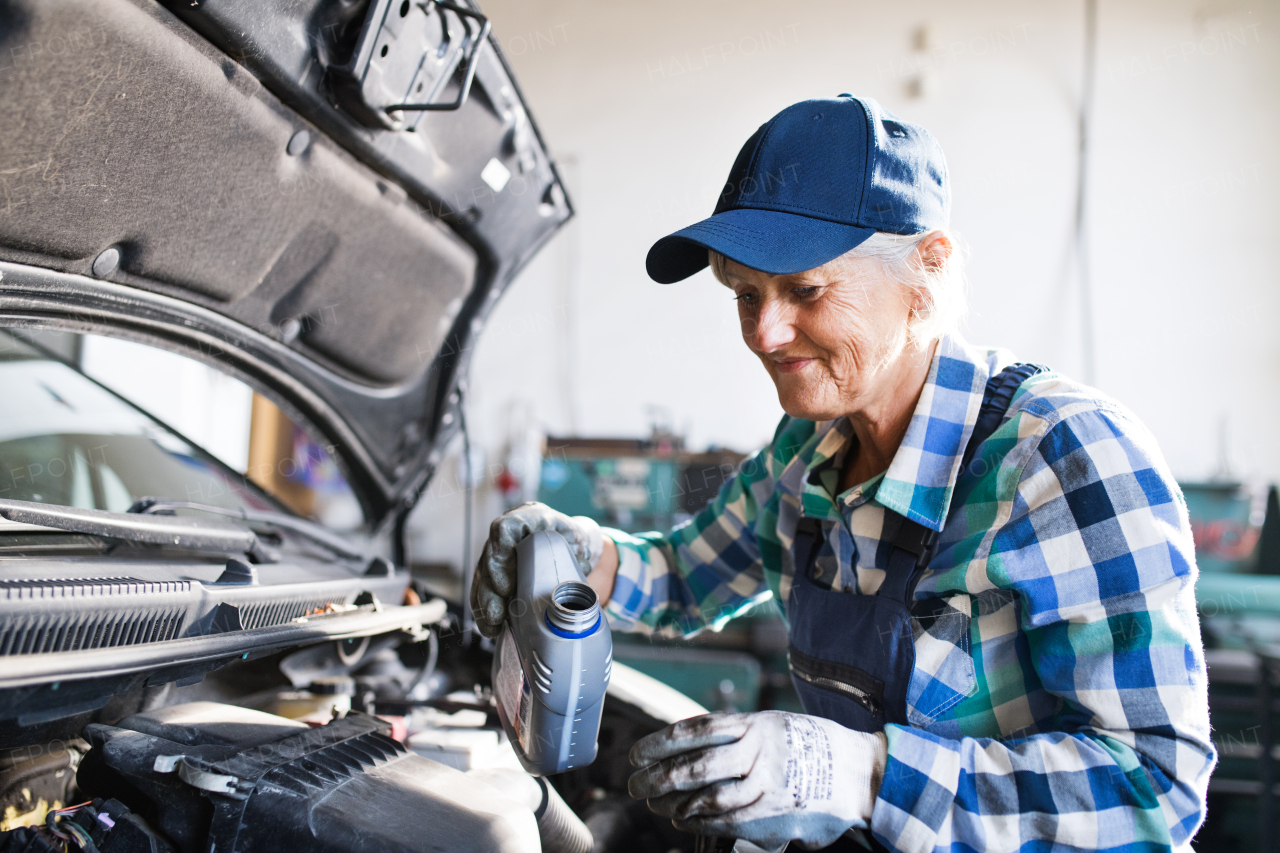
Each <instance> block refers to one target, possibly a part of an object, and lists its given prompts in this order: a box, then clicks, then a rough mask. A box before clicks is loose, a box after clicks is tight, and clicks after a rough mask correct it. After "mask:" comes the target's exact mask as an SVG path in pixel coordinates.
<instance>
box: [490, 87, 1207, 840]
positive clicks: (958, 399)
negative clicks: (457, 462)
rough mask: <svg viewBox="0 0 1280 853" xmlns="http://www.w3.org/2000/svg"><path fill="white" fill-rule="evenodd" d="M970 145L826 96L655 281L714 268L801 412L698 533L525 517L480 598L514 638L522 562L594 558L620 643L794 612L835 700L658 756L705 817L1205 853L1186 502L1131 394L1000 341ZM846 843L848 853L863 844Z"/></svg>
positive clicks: (765, 829)
mask: <svg viewBox="0 0 1280 853" xmlns="http://www.w3.org/2000/svg"><path fill="white" fill-rule="evenodd" d="M949 208H950V190H949V186H948V180H947V171H946V165H945V162H944V160H943V156H942V151H941V150H940V148H939V147H938V145H937V143H936V142H935V141H934V140H933V138H932V137H931V136H930V135H929V134H928V133H927V132H926V131H925V130H924V129H923V128H920V127H918V126H916V125H913V124H911V123H908V122H904V121H901V120H899V119H897V118H896V117H894V116H893V115H892V114H890V113H889V112H887V111H885V110H884V109H882V108H881V107H880V106H879V105H878V104H876V103H875V102H874V101H872V100H870V99H866V98H862V99H859V98H854V97H853V96H851V95H841V96H839V97H837V98H835V99H830V100H814V101H805V102H802V103H799V104H795V105H793V106H791V107H789V108H787V109H785V110H783V111H782V112H781V113H779V114H778V115H777V116H775V117H774V118H773V119H771V120H770V121H769V122H768V123H767V124H765V125H764V126H762V127H761V128H760V129H759V130H758V131H757V132H756V133H755V135H753V136H752V137H751V138H750V139H749V140H748V141H747V143H746V145H745V146H744V147H743V149H742V151H741V153H740V154H739V155H738V159H737V161H736V162H735V163H734V166H733V169H732V171H731V173H730V176H729V180H728V183H727V185H726V187H725V190H724V193H723V195H722V196H721V198H720V200H719V203H718V204H717V206H716V209H715V212H714V213H713V215H712V216H711V217H710V218H709V219H706V220H703V221H702V222H699V223H697V224H695V225H693V226H690V227H689V228H686V229H684V230H682V231H679V232H676V233H675V234H673V235H670V236H668V237H665V238H663V239H662V240H659V241H658V243H657V244H655V245H654V247H653V249H652V250H651V251H650V253H649V258H648V270H649V274H650V276H652V277H653V278H654V279H656V280H657V281H659V282H662V283H671V282H675V281H678V280H681V279H684V278H686V277H688V276H689V275H692V274H693V273H695V272H697V271H698V270H700V269H702V268H704V267H706V266H707V265H708V264H710V266H711V268H712V272H713V273H714V275H715V277H716V278H717V279H718V280H719V281H720V282H721V283H722V284H723V285H725V286H726V287H728V288H729V289H730V290H731V291H732V292H733V295H734V299H735V300H736V302H737V309H738V314H739V318H740V320H741V323H742V336H743V340H744V341H745V342H746V344H747V346H748V347H749V348H750V349H751V351H752V352H754V353H755V354H756V355H757V356H758V357H759V358H760V361H761V362H762V363H763V364H764V367H765V370H767V371H768V373H769V376H770V377H771V378H772V379H773V381H774V384H775V385H776V386H777V391H778V399H779V402H780V403H781V404H782V408H783V410H784V411H785V412H786V415H785V417H783V419H782V422H781V423H780V424H779V425H778V428H777V431H776V432H775V434H774V438H773V442H772V443H771V444H770V445H769V446H768V447H766V448H765V449H764V450H762V451H760V452H759V453H758V454H756V455H755V456H754V457H753V458H751V459H749V460H747V461H746V462H745V463H744V464H743V465H742V467H741V468H740V470H739V471H738V473H737V474H736V475H735V476H734V477H733V478H732V479H730V480H729V482H727V483H726V484H725V485H724V487H723V488H722V489H721V491H720V494H719V496H718V497H717V498H716V499H715V500H714V501H713V502H712V503H711V504H710V505H709V506H708V507H707V508H706V509H704V510H703V511H702V512H701V513H699V514H698V515H697V516H696V517H695V518H694V519H693V520H692V521H691V522H689V523H687V524H685V525H683V526H681V527H678V528H676V529H675V530H673V531H671V532H669V533H648V534H642V535H639V536H635V535H630V534H627V533H623V532H621V531H616V530H602V529H601V528H599V527H598V526H596V525H595V523H594V522H592V521H590V520H589V519H586V518H581V517H577V518H568V517H566V516H564V515H562V514H560V513H557V512H555V511H554V510H551V509H550V508H548V507H545V506H542V505H540V504H526V505H525V506H522V507H518V508H517V509H515V510H513V511H511V512H509V513H507V514H506V515H504V516H502V517H501V518H499V519H498V520H496V521H495V522H494V524H493V527H492V532H491V538H490V540H489V543H488V545H487V546H486V550H485V553H484V554H483V556H482V558H481V563H480V567H479V569H478V572H477V575H476V581H475V584H474V586H473V588H472V603H473V609H474V612H475V616H476V620H477V622H478V623H479V625H480V627H481V630H482V631H484V632H485V633H487V634H490V635H492V634H494V633H496V632H497V630H498V629H499V628H500V627H501V624H502V621H503V618H504V615H505V608H506V603H507V602H508V601H509V599H510V596H511V595H512V593H513V590H514V589H515V582H514V566H515V563H514V557H513V553H512V551H513V546H514V544H515V543H516V542H518V541H519V540H520V539H521V538H523V536H525V535H527V534H528V533H529V532H531V531H533V530H538V529H555V530H559V531H561V532H562V533H564V534H566V536H567V537H568V538H569V539H571V540H572V541H573V542H574V544H575V545H576V547H577V550H578V555H579V559H580V560H581V561H582V563H583V565H584V567H585V568H587V569H589V571H590V573H589V576H588V580H589V582H590V583H591V585H592V586H593V587H594V588H595V589H596V590H597V591H598V592H599V593H600V595H601V598H602V600H605V601H607V602H608V604H607V612H608V613H609V616H610V619H611V622H612V624H613V626H614V627H615V628H626V629H631V630H639V631H661V632H668V633H679V634H684V635H690V634H693V633H695V632H697V631H699V630H702V629H704V628H711V629H713V630H716V629H719V628H721V627H722V626H723V625H724V623H725V622H726V621H728V620H729V619H731V618H733V616H734V615H735V614H737V613H740V612H741V611H743V610H744V609H745V608H747V607H748V606H749V605H751V604H752V603H754V602H758V601H761V600H763V599H766V598H769V597H770V596H772V597H773V599H774V600H775V601H776V602H777V603H778V605H779V606H780V608H781V610H782V613H783V615H784V617H785V618H786V620H787V624H788V628H789V631H790V637H791V648H790V654H789V657H790V667H791V673H792V677H793V681H794V683H795V685H796V689H797V692H798V693H799V694H800V698H801V700H802V701H803V703H804V707H805V709H806V711H807V712H808V713H807V714H804V715H801V714H791V713H783V712H778V711H764V712H759V713H753V714H711V715H707V716H704V717H697V718H693V719H690V720H685V721H682V722H679V723H676V724H675V725H673V726H670V727H668V728H667V729H665V730H663V731H661V732H658V733H656V734H654V735H650V736H649V737H646V738H644V739H642V740H641V741H640V742H639V743H637V744H636V745H635V747H634V748H633V749H632V753H631V757H632V762H633V763H634V764H635V765H636V766H637V767H639V768H640V769H639V770H638V771H637V772H636V773H635V775H634V776H633V777H632V778H631V782H630V789H631V792H632V794H633V795H635V796H637V797H644V798H646V799H647V800H648V802H649V806H650V807H651V808H652V809H653V810H654V811H656V812H658V813H659V814H662V815H665V816H668V817H670V818H671V819H672V820H673V821H674V823H675V825H676V826H677V827H679V828H682V829H686V830H689V831H696V832H700V833H704V834H708V835H717V836H728V837H734V838H742V839H747V840H751V841H753V842H755V843H757V844H759V845H761V846H764V847H766V848H774V849H777V848H780V847H781V846H783V845H785V844H786V843H787V842H788V841H792V840H795V841H798V842H800V843H801V844H802V845H803V846H805V847H807V848H810V849H813V848H817V847H822V846H825V845H831V844H833V843H834V842H836V841H837V839H838V838H839V837H840V836H841V835H842V834H844V833H846V831H849V830H854V829H860V828H866V829H869V831H870V834H871V835H872V836H873V838H874V841H872V842H871V843H872V844H873V845H877V846H879V845H882V846H884V847H887V848H890V849H893V850H901V851H929V850H942V849H947V850H1023V849H1026V850H1048V849H1054V850H1059V849H1061V850H1111V849H1125V850H1130V849H1138V848H1141V849H1144V850H1147V849H1151V850H1158V849H1172V848H1178V847H1184V846H1186V845H1187V843H1188V842H1189V840H1190V838H1191V837H1192V836H1193V835H1194V833H1195V831H1196V829H1197V828H1198V827H1199V825H1200V822H1201V820H1202V817H1203V813H1204V797H1205V790H1206V787H1207V784H1208V776H1209V773H1210V771H1211V770H1212V767H1213V764H1214V760H1215V753H1214V750H1213V747H1212V745H1211V744H1210V741H1209V719H1208V706H1207V692H1206V679H1205V668H1204V661H1203V652H1202V647H1201V642H1200V634H1199V627H1198V623H1197V621H1196V610H1195V603H1194V598H1193V585H1194V581H1195V576H1196V569H1195V562H1194V552H1193V546H1192V540H1191V534H1190V529H1189V524H1188V519H1187V512H1186V509H1185V505H1184V502H1183V499H1182V496H1181V494H1180V492H1179V490H1178V487H1177V485H1176V484H1175V482H1174V480H1173V478H1172V477H1171V476H1170V474H1169V472H1168V469H1167V467H1166V465H1165V462H1164V460H1163V459H1162V457H1161V454H1160V451H1159V449H1158V448H1157V447H1156V444H1155V441H1154V440H1153V439H1152V437H1151V435H1150V434H1149V433H1148V432H1147V430H1146V429H1145V428H1144V427H1143V426H1142V425H1141V424H1140V423H1139V422H1138V421H1137V419H1136V418H1135V417H1134V416H1133V415H1132V414H1130V413H1129V412H1128V411H1127V410H1126V409H1124V408H1123V407H1121V406H1120V405H1119V404H1118V403H1116V402H1114V401H1112V400H1110V399H1108V398H1106V397H1104V396H1102V395H1101V394H1100V393H1099V392H1097V391H1095V390H1094V389H1092V388H1088V387H1085V386H1083V385H1080V384H1078V383H1076V382H1073V381H1071V380H1069V379H1067V378H1065V377H1063V376H1061V375H1059V374H1056V373H1054V372H1052V371H1049V370H1047V369H1045V368H1041V367H1037V366H1031V365H1015V364H1013V360H1012V358H1011V357H1010V356H1009V355H1008V354H1007V353H1005V352H1004V351H1001V350H985V349H976V348H974V347H971V346H969V345H967V344H966V343H964V342H963V341H962V340H961V339H960V338H959V336H958V335H957V334H956V333H955V331H954V327H955V325H956V322H957V320H958V316H959V314H960V312H961V310H962V308H963V295H962V288H961V282H960V277H959V272H958V257H957V251H956V248H955V243H954V241H953V239H952V238H951V237H950V236H949V235H948V233H947V231H946V227H947V224H948V214H949ZM841 843H846V842H841Z"/></svg>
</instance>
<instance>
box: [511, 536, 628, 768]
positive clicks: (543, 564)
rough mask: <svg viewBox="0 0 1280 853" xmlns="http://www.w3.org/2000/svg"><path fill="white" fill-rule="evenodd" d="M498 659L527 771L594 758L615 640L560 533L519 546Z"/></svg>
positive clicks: (533, 538) (515, 741)
mask: <svg viewBox="0 0 1280 853" xmlns="http://www.w3.org/2000/svg"><path fill="white" fill-rule="evenodd" d="M508 612H509V615H508V616H507V625H506V628H505V629H504V630H503V631H502V634H501V635H500V636H499V637H498V646H497V650H496V653H495V654H494V657H493V692H494V695H495V697H496V698H497V705H498V717H499V718H500V719H501V720H502V725H503V727H504V728H506V730H507V735H508V736H509V737H510V738H511V743H512V745H513V746H514V747H515V750H516V755H517V756H519V758H520V763H521V764H523V765H524V768H525V770H528V771H529V772H530V773H534V774H537V775H540V776H546V775H549V774H552V773H560V772H561V771H564V770H569V769H570V768H573V767H583V766H585V765H587V764H590V763H591V762H592V761H595V758H596V735H597V733H598V732H599V730H600V714H601V711H602V710H603V708H604V694H605V690H606V689H607V688H608V686H609V672H610V669H611V667H612V665H613V639H612V638H611V637H610V635H609V625H608V624H607V622H606V621H605V619H604V614H603V613H602V612H601V609H600V602H599V600H598V598H597V597H596V593H595V590H593V589H592V588H591V587H589V586H587V584H586V579H585V578H584V577H583V576H582V572H581V571H580V570H579V569H578V562H577V560H575V559H574V556H573V551H572V550H571V549H570V547H569V544H568V543H567V542H565V540H564V537H563V536H561V535H560V534H559V533H552V532H549V531H543V532H539V533H534V534H532V535H529V536H526V537H525V538H524V539H522V540H521V541H520V544H519V545H517V546H516V596H515V599H514V600H512V602H511V606H510V608H509V611H508Z"/></svg>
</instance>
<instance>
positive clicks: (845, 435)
mask: <svg viewBox="0 0 1280 853" xmlns="http://www.w3.org/2000/svg"><path fill="white" fill-rule="evenodd" d="M1011 361H1012V358H1011V357H1010V355H1009V353H1007V352H1005V351H1003V350H988V349H979V348H974V347H970V346H969V345H968V344H966V343H965V342H964V340H963V339H961V338H960V337H959V336H958V335H948V336H945V337H943V338H942V339H941V340H939V341H938V346H937V349H936V350H935V351H934V355H933V362H932V363H931V364H930V365H929V375H928V377H927V378H926V379H925V383H924V388H923V389H922V390H921V392H920V400H919V402H917V403H916V408H915V411H914V412H913V413H912V415H911V423H910V424H909V425H908V427H907V434H906V436H904V437H903V439H902V444H901V445H900V446H899V447H898V452H897V453H896V454H894V457H893V460H892V461H891V462H890V463H889V468H888V470H886V471H885V472H884V475H883V478H881V477H880V476H879V475H877V477H873V478H872V479H871V480H869V481H868V482H867V483H864V484H862V485H861V486H859V487H856V488H855V489H851V490H849V492H848V493H846V494H845V495H842V496H840V497H841V499H843V500H846V501H853V500H857V501H865V500H868V499H871V498H874V499H875V500H876V502H877V503H879V504H881V505H883V506H885V507H886V508H888V509H891V510H893V511H895V512H897V513H900V514H901V515H904V516H906V517H907V518H910V519H912V520H914V521H917V522H919V523H920V524H923V525H924V526H925V527H928V528H929V529H931V530H941V529H942V526H943V524H944V522H945V521H946V518H947V512H948V510H949V509H950V507H951V495H952V492H953V491H954V490H955V484H956V479H957V477H958V476H959V474H960V462H961V458H962V457H963V456H964V450H965V447H966V445H968V443H969V437H970V436H971V435H972V434H973V427H974V424H975V423H976V422H977V420H978V410H979V409H980V408H981V407H982V394H983V391H984V390H985V389H986V385H987V380H988V379H989V378H990V377H991V376H992V374H993V373H994V372H996V371H997V370H998V369H999V368H1000V367H1001V366H1003V365H1005V364H1009V363H1010V362H1011ZM818 434H819V435H820V438H819V440H818V444H817V446H816V447H815V448H814V452H813V456H812V457H811V458H810V460H809V464H808V466H807V469H808V470H807V476H806V478H805V484H806V485H805V493H806V494H805V498H804V501H805V510H806V514H813V515H830V514H833V513H836V512H838V511H837V510H836V507H835V505H834V504H833V503H832V497H831V496H832V495H835V494H836V490H837V489H838V488H839V479H840V470H841V468H842V467H843V462H844V456H845V454H846V453H847V451H848V449H849V447H850V446H851V441H850V439H851V437H852V435H853V428H852V426H851V425H850V423H849V419H848V418H847V417H846V418H838V419H836V420H834V421H828V422H826V423H823V424H819V425H818ZM815 437H817V436H815ZM877 481H878V482H877ZM855 495H856V498H855Z"/></svg>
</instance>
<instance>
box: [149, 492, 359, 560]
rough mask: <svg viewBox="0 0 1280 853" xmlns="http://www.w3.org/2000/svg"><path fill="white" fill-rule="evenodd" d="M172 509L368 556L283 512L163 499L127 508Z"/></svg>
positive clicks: (155, 513) (156, 511)
mask: <svg viewBox="0 0 1280 853" xmlns="http://www.w3.org/2000/svg"><path fill="white" fill-rule="evenodd" d="M175 509H192V510H197V511H199V512H207V513H211V514H213V515H221V516H226V517H228V518H236V519H239V520H240V521H244V522H249V523H253V524H265V525H268V526H270V527H275V528H277V529H280V530H287V531H289V532H290V533H296V534H297V535H298V536H301V537H303V538H305V539H309V540H311V541H312V542H315V543H316V544H318V545H323V546H324V547H326V548H328V549H329V550H330V551H333V552H334V553H335V554H337V555H339V556H341V557H348V558H350V559H353V560H364V559H365V558H366V557H367V556H368V555H367V554H366V553H364V552H363V551H359V550H357V549H355V548H353V547H352V546H351V544H350V543H348V542H347V541H346V540H345V539H343V538H342V537H340V536H338V535H336V534H334V533H331V532H330V531H329V530H328V529H326V528H324V527H322V526H320V525H319V524H316V523H315V522H312V521H307V520H306V519H303V518H295V517H294V516H292V515H286V514H285V513H283V512H270V511H267V510H259V509H244V508H241V509H229V508H227V507H221V506H213V505H212V504H202V503H193V502H192V501H171V500H166V499H165V498H152V497H146V498H139V499H138V500H137V501H136V502H134V504H133V506H131V507H129V512H131V513H138V514H142V515H152V516H160V517H171V516H165V515H161V514H162V513H172V512H173V510H175Z"/></svg>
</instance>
